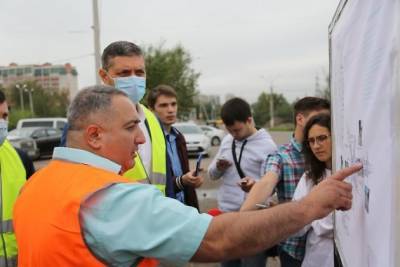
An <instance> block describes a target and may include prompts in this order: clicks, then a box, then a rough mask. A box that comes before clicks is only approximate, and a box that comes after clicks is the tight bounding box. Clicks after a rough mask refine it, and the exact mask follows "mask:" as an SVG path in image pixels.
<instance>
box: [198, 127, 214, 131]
mask: <svg viewBox="0 0 400 267" xmlns="http://www.w3.org/2000/svg"><path fill="white" fill-rule="evenodd" d="M200 128H201V129H202V130H203V131H206V132H209V131H211V129H210V128H208V127H205V126H202V127H200Z"/></svg>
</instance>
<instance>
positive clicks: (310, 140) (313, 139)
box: [307, 134, 330, 146]
mask: <svg viewBox="0 0 400 267" xmlns="http://www.w3.org/2000/svg"><path fill="white" fill-rule="evenodd" d="M329 137H330V135H327V134H321V135H318V136H316V137H310V138H308V139H307V143H308V145H309V146H313V145H315V144H318V145H320V144H322V143H324V142H325V141H326V140H328V138H329Z"/></svg>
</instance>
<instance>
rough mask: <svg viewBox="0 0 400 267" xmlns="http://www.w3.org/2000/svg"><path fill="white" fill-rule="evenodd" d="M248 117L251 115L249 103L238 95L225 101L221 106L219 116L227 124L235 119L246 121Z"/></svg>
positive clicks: (232, 122)
mask: <svg viewBox="0 0 400 267" xmlns="http://www.w3.org/2000/svg"><path fill="white" fill-rule="evenodd" d="M249 117H252V115H251V108H250V105H249V103H247V102H246V101H244V100H243V99H241V98H238V97H235V98H232V99H230V100H228V101H226V102H225V104H224V105H223V106H222V108H221V118H222V121H223V122H224V124H225V125H227V126H231V125H233V124H234V123H235V121H238V122H246V121H247V120H248V118H249Z"/></svg>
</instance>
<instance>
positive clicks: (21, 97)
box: [15, 84, 26, 111]
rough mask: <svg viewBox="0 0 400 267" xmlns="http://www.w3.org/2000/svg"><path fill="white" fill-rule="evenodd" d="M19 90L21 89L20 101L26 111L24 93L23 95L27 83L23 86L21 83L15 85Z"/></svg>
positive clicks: (22, 108)
mask: <svg viewBox="0 0 400 267" xmlns="http://www.w3.org/2000/svg"><path fill="white" fill-rule="evenodd" d="M15 86H16V87H17V88H18V90H19V101H20V103H21V110H22V111H24V95H23V90H24V88H25V87H26V85H25V84H24V85H23V87H21V86H20V85H19V84H16V85H15Z"/></svg>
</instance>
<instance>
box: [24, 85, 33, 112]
mask: <svg viewBox="0 0 400 267" xmlns="http://www.w3.org/2000/svg"><path fill="white" fill-rule="evenodd" d="M33 91H34V89H33V88H31V89H27V88H25V92H28V94H29V106H30V108H31V113H32V115H33V113H34V110H33V99H32V93H33Z"/></svg>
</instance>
